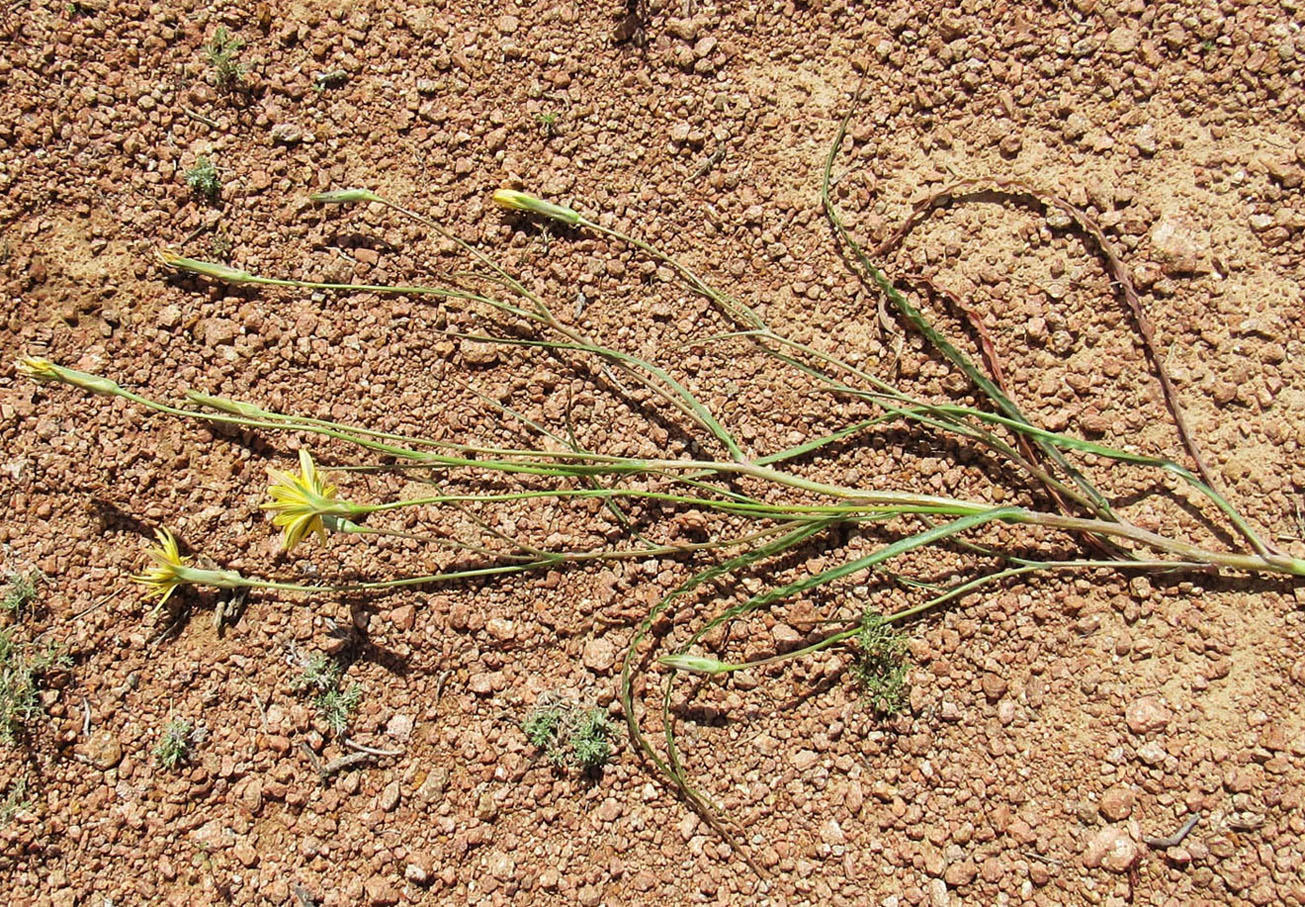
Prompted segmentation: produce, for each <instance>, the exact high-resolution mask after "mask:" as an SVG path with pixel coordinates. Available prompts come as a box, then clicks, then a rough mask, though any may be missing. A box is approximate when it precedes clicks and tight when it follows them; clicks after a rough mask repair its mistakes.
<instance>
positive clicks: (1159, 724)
mask: <svg viewBox="0 0 1305 907" xmlns="http://www.w3.org/2000/svg"><path fill="white" fill-rule="evenodd" d="M1169 718H1170V715H1169V710H1168V709H1166V708H1165V707H1164V706H1163V705H1162V704H1161V703H1160V701H1159V700H1158V699H1156V698H1155V697H1153V696H1143V697H1142V698H1141V699H1135V700H1134V701H1133V702H1132V703H1130V704H1129V706H1128V708H1127V709H1126V710H1125V711H1124V720H1125V721H1126V722H1127V723H1128V729H1129V730H1130V731H1132V732H1133V733H1134V734H1153V733H1155V732H1156V731H1163V730H1164V729H1165V728H1166V727H1168V725H1169Z"/></svg>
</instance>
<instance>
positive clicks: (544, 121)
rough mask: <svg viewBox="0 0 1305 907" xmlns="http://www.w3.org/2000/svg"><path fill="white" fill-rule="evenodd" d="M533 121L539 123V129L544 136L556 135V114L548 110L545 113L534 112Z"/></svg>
mask: <svg viewBox="0 0 1305 907" xmlns="http://www.w3.org/2000/svg"><path fill="white" fill-rule="evenodd" d="M535 122H536V123H538V124H539V131H540V132H542V133H543V134H544V137H545V138H549V137H551V136H554V135H557V114H556V113H554V112H552V111H548V112H547V113H537V114H535Z"/></svg>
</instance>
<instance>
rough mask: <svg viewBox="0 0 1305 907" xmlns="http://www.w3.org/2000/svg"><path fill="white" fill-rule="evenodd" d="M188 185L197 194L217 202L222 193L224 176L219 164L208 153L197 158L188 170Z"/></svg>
mask: <svg viewBox="0 0 1305 907" xmlns="http://www.w3.org/2000/svg"><path fill="white" fill-rule="evenodd" d="M186 185H187V186H189V187H190V190H191V191H192V192H194V193H195V194H196V195H200V196H203V197H204V198H206V199H208V200H209V201H211V202H215V201H217V200H218V198H219V197H221V195H222V177H221V175H220V174H219V173H218V169H217V165H216V164H214V163H213V159H212V158H211V157H209V156H208V155H204V154H201V155H200V156H199V157H198V158H196V159H195V166H193V167H191V168H190V169H189V170H187V171H186Z"/></svg>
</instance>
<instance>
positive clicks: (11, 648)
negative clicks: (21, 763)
mask: <svg viewBox="0 0 1305 907" xmlns="http://www.w3.org/2000/svg"><path fill="white" fill-rule="evenodd" d="M19 629H20V628H19V627H18V626H17V625H15V626H10V627H6V628H4V629H2V630H0V743H5V744H8V745H10V746H12V745H14V744H15V743H17V742H18V741H19V739H21V737H22V735H23V733H24V732H25V730H26V729H27V726H28V724H30V723H31V722H32V721H34V720H36V719H37V718H39V717H40V716H41V715H42V714H44V709H43V708H42V707H41V698H40V681H41V675H42V674H44V673H45V672H46V671H48V670H49V669H50V668H52V667H66V666H68V665H70V664H71V663H72V662H71V660H70V659H69V658H68V657H67V656H66V655H64V654H63V653H61V652H60V651H59V649H58V648H57V647H55V646H54V645H46V646H44V647H39V648H38V647H37V646H36V645H35V644H34V643H26V642H21V641H20V640H18V639H17V638H16V636H17V634H18V631H19Z"/></svg>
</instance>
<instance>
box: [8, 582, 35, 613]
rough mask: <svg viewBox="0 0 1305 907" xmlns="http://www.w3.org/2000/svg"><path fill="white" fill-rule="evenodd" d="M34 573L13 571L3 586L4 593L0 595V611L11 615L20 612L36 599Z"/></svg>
mask: <svg viewBox="0 0 1305 907" xmlns="http://www.w3.org/2000/svg"><path fill="white" fill-rule="evenodd" d="M35 577H36V574H34V573H15V574H13V575H12V576H11V577H10V578H9V585H7V586H5V591H4V595H3V596H0V611H8V612H9V613H10V614H11V615H15V616H16V615H18V614H20V613H21V612H22V611H23V609H24V608H26V607H27V606H28V605H30V604H31V603H32V602H33V601H35V600H36V579H35Z"/></svg>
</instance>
